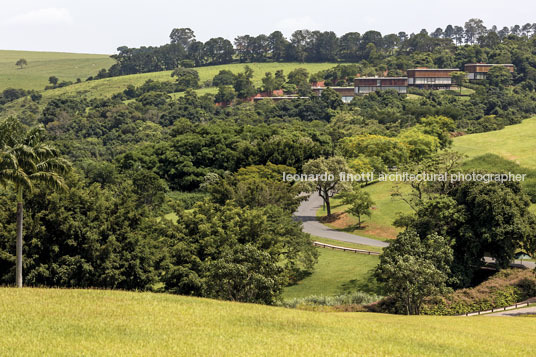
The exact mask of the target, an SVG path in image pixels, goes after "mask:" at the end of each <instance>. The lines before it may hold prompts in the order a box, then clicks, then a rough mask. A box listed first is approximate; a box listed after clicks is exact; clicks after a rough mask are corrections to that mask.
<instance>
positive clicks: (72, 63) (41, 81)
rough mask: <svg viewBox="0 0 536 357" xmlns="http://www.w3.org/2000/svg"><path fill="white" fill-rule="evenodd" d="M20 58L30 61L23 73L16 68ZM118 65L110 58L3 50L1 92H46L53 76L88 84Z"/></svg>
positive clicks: (1, 54) (0, 71)
mask: <svg viewBox="0 0 536 357" xmlns="http://www.w3.org/2000/svg"><path fill="white" fill-rule="evenodd" d="M20 58H24V59H26V61H28V65H27V66H25V67H24V68H23V69H20V68H19V67H17V66H15V62H17V60H19V59H20ZM114 62H115V61H114V60H113V59H111V58H110V57H109V55H96V54H84V53H65V52H33V51H7V50H0V91H1V90H4V89H5V88H8V87H12V88H22V89H35V90H42V89H43V88H45V86H46V85H47V84H48V78H49V77H50V76H56V77H58V78H59V79H60V80H66V81H76V79H77V78H80V79H81V80H85V79H86V78H87V77H89V76H93V75H95V74H97V72H98V71H99V70H100V69H101V68H108V67H110V66H111V65H112V64H113V63H114Z"/></svg>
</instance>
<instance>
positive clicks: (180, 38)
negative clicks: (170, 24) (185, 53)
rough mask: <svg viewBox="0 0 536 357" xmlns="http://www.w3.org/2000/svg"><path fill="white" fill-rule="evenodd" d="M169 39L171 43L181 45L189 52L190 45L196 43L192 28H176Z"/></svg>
mask: <svg viewBox="0 0 536 357" xmlns="http://www.w3.org/2000/svg"><path fill="white" fill-rule="evenodd" d="M169 39H170V40H171V43H176V44H179V45H181V46H182V47H183V48H184V49H185V50H188V47H190V44H191V43H192V42H193V41H195V34H194V31H192V29H190V28H187V27H186V28H175V29H173V30H171V33H170V34H169Z"/></svg>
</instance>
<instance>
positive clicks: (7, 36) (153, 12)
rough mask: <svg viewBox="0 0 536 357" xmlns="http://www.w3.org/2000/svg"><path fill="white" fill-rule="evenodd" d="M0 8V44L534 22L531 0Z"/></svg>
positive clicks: (65, 46)
mask: <svg viewBox="0 0 536 357" xmlns="http://www.w3.org/2000/svg"><path fill="white" fill-rule="evenodd" d="M0 9H1V10H0V34H1V35H0V49H13V50H34V51H65V52H81V53H105V54H112V53H115V52H116V49H117V47H119V46H123V45H125V46H129V47H139V46H157V45H162V44H164V43H167V42H168V41H169V33H170V32H171V30H172V29H173V28H175V27H190V28H191V29H192V30H194V31H195V34H196V38H197V40H200V41H206V40H208V39H209V38H211V37H219V36H221V37H224V38H227V39H229V40H231V41H232V40H233V39H234V38H235V37H236V36H238V35H244V34H250V35H258V34H260V33H264V34H269V33H271V32H273V31H275V30H279V31H281V32H283V34H285V35H286V36H290V34H292V32H293V31H295V30H298V29H309V30H321V31H327V30H329V31H334V32H335V33H337V35H339V36H341V35H343V34H344V33H346V32H354V31H356V32H360V33H363V32H365V31H368V30H376V31H380V32H381V33H382V34H388V33H398V32H399V31H405V32H407V33H408V34H409V33H412V32H419V31H420V30H421V29H423V28H425V29H427V30H428V31H430V32H431V31H433V30H434V29H435V28H437V27H441V28H445V26H446V25H448V24H452V25H461V26H463V23H464V22H465V21H467V20H468V19H469V18H473V17H477V18H480V19H482V20H484V23H485V25H486V26H488V27H491V26H492V25H497V26H498V27H499V28H502V27H503V26H512V25H515V24H519V25H523V24H525V23H527V22H530V23H534V22H536V16H534V14H536V1H534V0H518V1H516V0H510V1H504V0H503V1H497V0H472V1H468V0H463V1H462V0H447V1H440V2H439V1H438V2H436V1H433V0H428V1H424V0H405V1H400V0H398V1H392V0H384V1H377V0H368V1H361V0H353V1H348V0H327V1H326V0H323V1H317V0H309V1H302V0H296V1H293V0H285V1H282V0H264V1H259V0H251V1H242V0H240V1H239V0H221V1H195V0H189V1H182V0H175V1H170V0H144V1H141V0H123V1H119V0H92V1H73V0H27V1H22V0H20V1H8V0H1V6H0Z"/></svg>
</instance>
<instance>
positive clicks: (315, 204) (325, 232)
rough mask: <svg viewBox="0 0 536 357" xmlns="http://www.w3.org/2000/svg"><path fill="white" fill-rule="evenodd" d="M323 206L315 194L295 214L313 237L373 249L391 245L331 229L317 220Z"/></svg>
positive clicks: (320, 198)
mask: <svg viewBox="0 0 536 357" xmlns="http://www.w3.org/2000/svg"><path fill="white" fill-rule="evenodd" d="M321 206H322V197H320V196H319V195H318V193H313V194H312V195H311V196H310V197H309V198H308V199H307V200H305V201H303V202H302V203H301V205H300V207H298V210H297V211H296V212H294V217H295V219H296V220H297V221H301V222H302V223H303V231H304V232H305V233H309V234H311V235H314V236H317V237H322V238H329V239H334V240H338V241H341V242H349V243H358V244H366V245H370V246H373V247H387V246H388V245H389V244H388V243H386V242H382V241H381V240H376V239H371V238H366V237H361V236H358V235H355V234H350V233H345V232H340V231H337V230H335V229H331V228H329V227H327V226H325V225H323V224H322V223H320V222H318V221H317V219H316V211H317V210H318V209H319V208H320V207H321Z"/></svg>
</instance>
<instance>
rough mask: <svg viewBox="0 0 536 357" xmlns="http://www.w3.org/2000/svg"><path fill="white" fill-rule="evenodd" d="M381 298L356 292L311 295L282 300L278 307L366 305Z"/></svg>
mask: <svg viewBox="0 0 536 357" xmlns="http://www.w3.org/2000/svg"><path fill="white" fill-rule="evenodd" d="M381 298H382V297H381V296H378V295H375V294H368V293H365V292H362V291H356V292H353V293H350V294H342V295H335V296H325V295H311V296H307V297H304V298H295V299H288V300H283V301H282V302H280V303H279V304H278V305H279V306H283V307H288V308H293V309H294V308H302V307H306V306H309V307H311V306H344V305H367V304H371V303H373V302H376V301H378V300H380V299H381Z"/></svg>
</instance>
